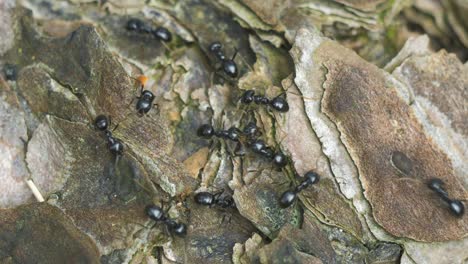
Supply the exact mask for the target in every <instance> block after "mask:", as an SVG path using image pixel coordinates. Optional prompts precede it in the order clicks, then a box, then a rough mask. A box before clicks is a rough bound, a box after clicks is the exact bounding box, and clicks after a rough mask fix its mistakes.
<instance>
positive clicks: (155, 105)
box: [153, 104, 161, 115]
mask: <svg viewBox="0 0 468 264" xmlns="http://www.w3.org/2000/svg"><path fill="white" fill-rule="evenodd" d="M153 107H155V111H156V114H157V115H159V114H160V113H161V111H160V109H159V105H158V104H153Z"/></svg>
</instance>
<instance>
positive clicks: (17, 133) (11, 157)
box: [0, 79, 31, 208]
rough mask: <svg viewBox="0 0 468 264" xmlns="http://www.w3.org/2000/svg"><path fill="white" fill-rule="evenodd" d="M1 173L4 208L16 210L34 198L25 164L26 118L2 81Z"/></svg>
mask: <svg viewBox="0 0 468 264" xmlns="http://www.w3.org/2000/svg"><path fill="white" fill-rule="evenodd" d="M0 95H1V96H0V170H1V171H3V173H2V175H1V176H0V179H1V181H2V186H3V188H2V192H0V208H12V207H16V206H18V205H20V204H23V203H26V202H27V201H28V200H29V199H30V198H31V191H30V190H29V189H28V187H27V185H26V182H25V180H26V179H27V178H29V171H28V168H27V164H26V163H25V162H24V151H25V149H24V147H25V145H24V143H23V141H22V140H21V139H23V140H27V134H26V132H27V131H26V124H25V121H24V114H23V112H22V111H21V110H20V108H19V105H18V101H17V98H16V96H14V94H13V93H12V92H11V90H9V86H8V84H7V83H6V82H5V81H4V80H3V79H0Z"/></svg>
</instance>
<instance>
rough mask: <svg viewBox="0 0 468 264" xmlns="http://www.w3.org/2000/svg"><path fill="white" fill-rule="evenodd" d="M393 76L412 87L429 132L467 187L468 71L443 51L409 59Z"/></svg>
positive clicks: (413, 98)
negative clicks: (467, 121)
mask: <svg viewBox="0 0 468 264" xmlns="http://www.w3.org/2000/svg"><path fill="white" fill-rule="evenodd" d="M393 75H394V76H395V77H396V78H398V79H399V80H400V81H401V82H402V83H404V84H405V85H406V86H407V87H408V88H409V89H411V93H412V100H413V101H415V102H416V104H417V106H418V108H419V109H421V110H422V111H421V112H422V113H421V115H420V118H421V119H422V120H424V121H425V122H423V125H424V127H425V129H426V131H428V133H429V134H430V135H431V137H432V138H433V140H434V141H436V142H437V143H438V145H439V146H440V148H441V149H442V150H443V151H444V152H446V153H447V154H448V155H449V157H450V159H451V161H452V164H453V167H454V170H455V173H456V175H457V176H458V178H459V180H460V181H462V182H463V184H464V185H465V188H466V187H468V178H467V177H466V174H467V173H466V172H467V171H468V164H467V162H466V160H467V159H468V124H467V123H466V120H468V97H467V87H468V70H466V69H465V68H464V66H463V64H462V63H461V62H460V61H459V60H458V58H457V57H455V56H454V55H453V54H447V53H446V52H445V51H440V52H438V53H435V54H427V55H425V56H412V57H410V58H408V59H407V60H405V61H404V62H403V63H402V64H401V66H399V67H398V68H397V69H395V71H394V72H393ZM462 198H463V196H462Z"/></svg>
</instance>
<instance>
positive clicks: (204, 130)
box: [197, 124, 242, 142]
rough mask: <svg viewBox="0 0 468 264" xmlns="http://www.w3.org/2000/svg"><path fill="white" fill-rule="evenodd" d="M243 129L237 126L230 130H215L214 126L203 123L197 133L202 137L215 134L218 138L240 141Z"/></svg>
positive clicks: (208, 137) (207, 137)
mask: <svg viewBox="0 0 468 264" xmlns="http://www.w3.org/2000/svg"><path fill="white" fill-rule="evenodd" d="M241 133H242V132H241V131H240V130H239V129H238V128H236V127H231V128H229V129H228V130H220V131H215V129H214V128H213V126H211V125H208V124H204V125H201V126H200V127H199V128H198V130H197V135H198V136H199V137H202V138H206V139H210V138H212V137H213V136H215V137H218V138H224V139H230V140H232V141H234V142H238V141H239V139H240V137H241Z"/></svg>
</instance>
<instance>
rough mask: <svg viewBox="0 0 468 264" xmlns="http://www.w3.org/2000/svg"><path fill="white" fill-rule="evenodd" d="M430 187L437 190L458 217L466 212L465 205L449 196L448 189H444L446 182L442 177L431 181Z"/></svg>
mask: <svg viewBox="0 0 468 264" xmlns="http://www.w3.org/2000/svg"><path fill="white" fill-rule="evenodd" d="M428 185H429V188H430V189H432V190H433V191H435V192H436V193H437V194H438V195H439V197H440V198H442V200H444V201H445V202H446V203H447V204H448V205H449V209H450V211H451V212H452V213H453V214H454V215H455V216H458V217H461V216H462V215H463V214H464V213H465V207H464V205H463V203H462V202H461V201H459V200H452V199H450V198H449V196H448V193H447V191H446V190H445V189H444V187H443V186H444V182H443V181H442V180H441V179H438V178H434V179H431V180H430V181H429V184H428Z"/></svg>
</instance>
